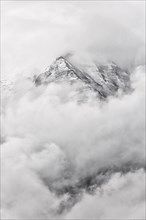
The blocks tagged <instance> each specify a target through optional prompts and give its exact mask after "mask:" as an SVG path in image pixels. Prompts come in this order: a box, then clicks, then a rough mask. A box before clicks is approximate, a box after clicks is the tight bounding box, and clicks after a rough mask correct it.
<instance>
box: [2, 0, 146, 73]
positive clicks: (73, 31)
mask: <svg viewBox="0 0 146 220" xmlns="http://www.w3.org/2000/svg"><path fill="white" fill-rule="evenodd" d="M1 4H2V9H1V11H2V27H1V29H2V32H1V33H2V60H1V61H2V62H1V64H2V67H1V68H2V75H4V76H8V75H10V76H13V75H14V74H16V73H19V74H26V73H32V72H38V71H40V70H41V71H42V70H43V69H44V68H46V67H47V66H48V65H49V64H50V63H51V62H52V61H53V60H54V59H55V58H56V57H57V56H60V55H62V54H64V53H67V52H70V51H74V53H75V56H76V57H78V59H82V58H83V57H85V56H86V57H90V58H93V59H97V60H98V59H103V60H108V59H112V60H114V61H116V62H119V64H122V65H125V66H127V65H128V66H131V65H138V64H142V63H143V61H144V37H145V36H144V25H145V24H144V1H123V2H122V1H118V2H116V1H96V2H95V1H90V2H88V1H84V2H83V1H80V2H79V1H69V2H67V1H6V2H5V1H3V2H2V3H1Z"/></svg>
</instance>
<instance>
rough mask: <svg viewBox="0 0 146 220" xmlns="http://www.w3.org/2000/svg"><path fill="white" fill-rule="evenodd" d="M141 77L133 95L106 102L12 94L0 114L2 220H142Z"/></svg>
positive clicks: (62, 91) (47, 92)
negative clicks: (0, 119) (0, 117)
mask: <svg viewBox="0 0 146 220" xmlns="http://www.w3.org/2000/svg"><path fill="white" fill-rule="evenodd" d="M144 77H145V75H144V68H143V67H138V68H136V70H135V71H134V72H133V73H132V75H131V81H132V88H133V90H134V91H133V92H132V93H129V94H127V95H126V94H125V95H121V96H119V97H110V98H109V99H108V100H107V101H106V102H99V101H97V99H95V97H94V96H92V95H91V98H89V101H87V102H86V103H78V102H77V101H76V99H75V100H73V99H69V100H68V99H65V98H66V96H69V97H70V94H72V86H71V85H70V86H69V85H66V84H64V86H63V85H60V84H58V85H57V84H54V83H52V84H50V85H49V86H48V87H46V86H40V87H35V86H33V84H32V87H31V88H30V89H29V90H28V88H27V92H25V93H21V90H22V88H23V90H24V87H25V86H24V87H22V86H21V87H16V88H17V89H18V90H17V91H15V93H14V96H12V97H11V98H10V99H9V101H8V102H7V105H5V107H4V108H3V111H2V112H3V114H2V122H3V123H2V125H3V126H2V140H3V144H2V151H1V153H2V177H3V178H2V215H3V216H4V217H3V218H4V219H5V218H10V217H11V219H21V218H28V219H31V218H38V219H41V218H46V219H48V218H55V217H58V218H61V217H62V216H63V217H64V218H75V217H76V218H85V217H86V218H88V217H89V218H99V219H102V218H115V219H116V218H117V217H118V216H119V217H121V216H123V218H125V219H128V218H131V217H132V218H135V219H136V218H143V217H144V196H143V195H144V181H142V179H143V178H144V175H145V171H144V169H145V154H144V149H145V148H144V131H145V130H144V129H145V125H144V98H145V94H144V88H145V80H144V79H145V78H144ZM17 83H18V82H17ZM21 83H22V79H21ZM22 84H23V83H22ZM24 85H27V84H26V83H24ZM139 176H140V177H139ZM89 178H90V179H91V180H92V182H93V183H88V179H89ZM92 187H93V190H92ZM90 194H91V195H90ZM127 198H128V200H127ZM125 201H126V203H125ZM74 205H75V206H74ZM97 205H98V208H97ZM115 205H116V206H117V209H116V210H117V211H116V212H115V211H114V210H115ZM90 206H91V207H92V209H90ZM105 206H106V208H105ZM87 207H88V209H87ZM135 208H136V209H137V211H135ZM26 210H27V212H26ZM88 210H89V212H88Z"/></svg>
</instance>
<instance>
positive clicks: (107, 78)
mask: <svg viewBox="0 0 146 220" xmlns="http://www.w3.org/2000/svg"><path fill="white" fill-rule="evenodd" d="M34 82H35V84H36V85H41V84H48V83H50V82H55V83H60V82H66V83H71V84H73V83H76V82H78V83H81V85H82V87H83V88H89V89H90V90H93V91H95V92H97V93H98V94H99V96H100V97H104V98H105V97H107V96H109V95H114V94H116V92H117V91H119V90H120V91H127V90H128V89H129V86H130V77H129V74H128V73H127V72H125V71H124V70H122V69H121V68H120V67H118V66H117V65H116V64H115V63H113V62H112V63H107V64H106V65H96V64H95V63H92V64H91V65H87V64H86V65H85V66H84V67H83V68H82V70H80V69H78V67H76V66H74V65H73V64H71V63H70V62H69V61H68V60H67V59H66V58H64V57H63V56H59V57H58V58H56V60H55V61H54V62H53V63H52V64H51V65H50V66H49V67H48V68H47V69H46V71H45V72H44V73H42V74H40V75H39V76H38V77H36V78H34Z"/></svg>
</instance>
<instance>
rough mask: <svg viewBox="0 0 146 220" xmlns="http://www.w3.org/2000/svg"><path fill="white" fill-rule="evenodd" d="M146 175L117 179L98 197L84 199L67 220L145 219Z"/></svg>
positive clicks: (90, 196)
mask: <svg viewBox="0 0 146 220" xmlns="http://www.w3.org/2000/svg"><path fill="white" fill-rule="evenodd" d="M144 177H145V172H144V171H143V170H139V171H137V172H136V173H128V174H126V175H124V176H122V175H121V174H120V173H117V174H115V175H113V176H112V177H111V179H110V181H109V182H108V183H106V184H105V185H104V186H102V187H101V188H100V189H98V190H97V191H96V193H95V194H94V195H89V194H86V193H85V194H84V197H83V199H82V200H81V201H80V202H79V203H77V204H76V205H75V206H74V208H73V209H72V210H71V212H69V214H67V216H65V219H145V198H144V191H145V185H144Z"/></svg>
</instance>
